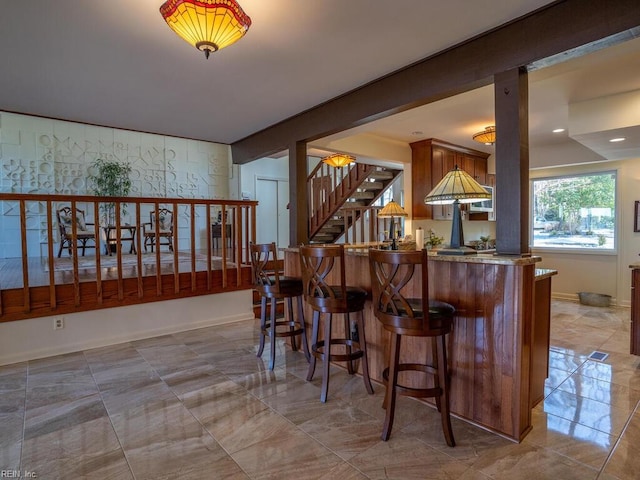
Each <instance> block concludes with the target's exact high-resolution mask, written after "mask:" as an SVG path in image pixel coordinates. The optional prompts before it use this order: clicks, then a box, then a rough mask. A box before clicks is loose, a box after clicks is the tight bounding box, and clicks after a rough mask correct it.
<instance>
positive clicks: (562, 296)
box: [551, 292, 631, 308]
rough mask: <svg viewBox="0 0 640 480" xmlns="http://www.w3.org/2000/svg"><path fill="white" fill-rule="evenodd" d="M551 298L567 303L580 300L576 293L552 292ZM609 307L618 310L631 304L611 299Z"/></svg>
mask: <svg viewBox="0 0 640 480" xmlns="http://www.w3.org/2000/svg"><path fill="white" fill-rule="evenodd" d="M551 298H552V299H553V300H564V301H568V302H574V303H580V299H579V297H578V294H577V293H562V292H552V293H551ZM611 306H612V307H620V308H630V307H631V302H628V301H626V302H625V301H620V302H618V299H617V298H611Z"/></svg>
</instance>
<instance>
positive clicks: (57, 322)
mask: <svg viewBox="0 0 640 480" xmlns="http://www.w3.org/2000/svg"><path fill="white" fill-rule="evenodd" d="M61 328H64V317H63V316H58V317H53V329H54V330H60V329H61Z"/></svg>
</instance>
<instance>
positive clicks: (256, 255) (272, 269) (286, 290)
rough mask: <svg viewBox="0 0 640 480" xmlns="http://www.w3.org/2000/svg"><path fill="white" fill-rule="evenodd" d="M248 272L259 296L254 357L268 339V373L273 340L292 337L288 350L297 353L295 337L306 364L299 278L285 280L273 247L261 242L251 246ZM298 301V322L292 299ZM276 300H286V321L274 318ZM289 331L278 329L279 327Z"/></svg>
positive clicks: (273, 347) (260, 352)
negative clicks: (268, 305) (257, 345)
mask: <svg viewBox="0 0 640 480" xmlns="http://www.w3.org/2000/svg"><path fill="white" fill-rule="evenodd" d="M249 248H250V253H251V271H252V273H253V284H254V289H255V290H256V291H257V292H258V294H259V295H260V297H261V299H260V300H261V302H260V303H261V305H260V347H259V348H258V353H257V356H258V357H261V356H262V352H263V351H264V340H265V337H267V336H268V337H270V338H271V352H270V355H269V370H273V368H274V366H275V359H276V338H278V337H291V348H292V349H293V350H294V351H297V350H298V346H297V344H296V338H295V337H296V336H298V335H300V336H301V337H302V346H303V349H304V355H305V357H306V358H307V361H309V360H310V358H311V354H310V353H309V345H308V343H307V329H306V324H305V321H304V311H303V308H302V281H301V280H300V279H299V278H293V277H285V276H284V275H283V272H281V271H280V268H279V267H278V252H277V250H276V244H275V243H274V242H272V243H263V244H253V243H251V244H250V246H249ZM294 298H295V299H296V302H297V307H298V308H297V320H296V319H295V318H294V312H293V299H294ZM267 299H270V300H271V304H270V308H271V312H270V317H269V321H267ZM278 300H286V307H287V313H288V318H285V319H283V320H278V319H277V318H276V310H277V302H278ZM283 326H284V327H288V329H285V330H283V329H278V327H283Z"/></svg>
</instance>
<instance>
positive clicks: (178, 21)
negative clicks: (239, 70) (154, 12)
mask: <svg viewBox="0 0 640 480" xmlns="http://www.w3.org/2000/svg"><path fill="white" fill-rule="evenodd" d="M160 13H161V14H162V18H164V20H165V21H166V22H167V25H169V27H170V28H171V30H173V31H174V32H176V33H177V34H178V35H179V36H180V37H181V38H182V39H184V40H185V41H186V42H187V43H190V44H191V45H193V46H194V47H196V48H197V49H198V50H200V51H202V52H204V55H205V57H207V58H209V54H210V53H211V52H217V51H218V50H220V49H221V48H225V47H228V46H229V45H231V44H233V43H235V42H237V41H238V40H240V39H241V38H242V37H243V36H244V34H245V33H247V30H249V27H250V26H251V18H249V15H247V14H246V13H244V10H242V7H240V5H238V2H236V1H235V0H167V1H166V2H164V3H163V4H162V6H161V7H160Z"/></svg>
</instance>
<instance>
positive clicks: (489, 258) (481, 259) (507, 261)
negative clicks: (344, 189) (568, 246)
mask: <svg viewBox="0 0 640 480" xmlns="http://www.w3.org/2000/svg"><path fill="white" fill-rule="evenodd" d="M379 245H380V243H360V244H350V245H346V246H345V253H346V254H347V255H356V256H363V257H365V256H368V255H369V248H371V247H376V246H379ZM283 250H284V251H285V252H296V253H297V252H298V248H297V247H289V248H285V249H283ZM429 260H433V261H436V262H461V263H486V264H493V265H530V264H533V263H537V262H540V261H542V258H541V257H539V256H535V255H533V256H527V257H519V256H515V255H514V256H509V255H494V254H489V253H487V254H484V253H479V254H476V255H438V253H437V251H435V250H434V251H431V250H430V251H429ZM556 273H557V272H556ZM554 275H555V274H554Z"/></svg>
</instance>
